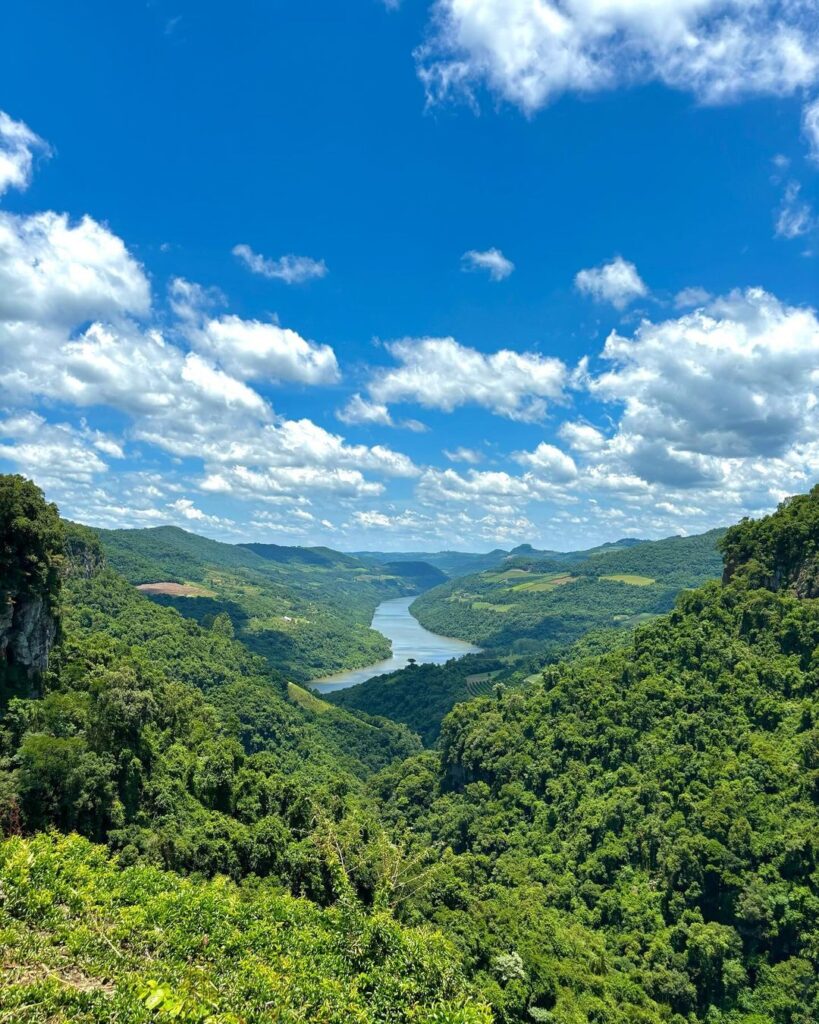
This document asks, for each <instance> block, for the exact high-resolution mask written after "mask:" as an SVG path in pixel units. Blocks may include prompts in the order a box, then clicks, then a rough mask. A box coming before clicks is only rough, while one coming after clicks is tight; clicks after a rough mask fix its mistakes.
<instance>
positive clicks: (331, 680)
mask: <svg viewBox="0 0 819 1024" xmlns="http://www.w3.org/2000/svg"><path fill="white" fill-rule="evenodd" d="M414 600H415V598H414V597H396V598H394V599H393V600H391V601H382V603H381V604H380V605H379V606H378V607H377V608H376V610H375V615H374V616H373V629H377V630H378V632H379V633H383V634H384V636H385V637H386V638H387V639H388V640H389V641H391V642H392V657H391V658H388V659H387V660H386V661H379V662H378V664H376V665H368V666H367V668H356V669H352V670H350V671H348V672H339V673H337V674H336V675H334V676H326V677H325V678H324V679H316V680H315V681H314V682H312V683H310V686H311V687H312V689H314V690H315V691H316V692H317V693H329V692H330V691H331V690H344V689H346V688H347V687H348V686H355V685H356V683H363V682H364V681H365V680H366V679H372V677H373V676H380V675H383V674H384V673H385V672H396V671H397V670H398V669H399V668H406V667H407V665H408V664H409V659H410V658H415V660H416V661H417V662H418V663H419V664H430V663H431V664H433V665H443V663H444V662H445V661H449V660H450V658H462V657H463V656H464V655H465V654H477V653H478V651H480V647H473V646H472V644H468V643H466V641H464V640H453V639H452V637H448V636H438V635H437V634H435V633H430V631H429V630H428V629H424V627H423V626H422V625H421V623H420V622H419V621H418V620H417V619H416V618H415V617H414V616H412V615H411V614H410V610H409V606H410V605H411V604H412V602H413V601H414Z"/></svg>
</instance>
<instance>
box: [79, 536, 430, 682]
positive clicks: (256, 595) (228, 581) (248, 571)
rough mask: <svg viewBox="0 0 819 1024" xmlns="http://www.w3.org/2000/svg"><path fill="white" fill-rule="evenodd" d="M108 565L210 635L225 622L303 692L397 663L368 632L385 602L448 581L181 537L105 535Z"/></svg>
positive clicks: (425, 570)
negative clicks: (342, 675) (349, 673)
mask: <svg viewBox="0 0 819 1024" xmlns="http://www.w3.org/2000/svg"><path fill="white" fill-rule="evenodd" d="M99 537H100V540H101V543H102V545H103V548H104V551H105V554H106V557H107V559H108V561H109V563H110V565H111V566H112V567H113V568H114V569H116V570H117V571H118V572H120V573H121V574H122V575H123V576H125V578H126V579H128V580H129V581H130V582H131V583H133V584H134V585H138V586H145V585H156V584H176V585H181V586H182V587H185V588H186V592H185V591H183V592H180V590H179V587H178V586H176V587H165V588H163V589H164V590H165V591H166V592H165V593H160V592H157V590H156V587H155V586H154V587H152V591H151V593H150V596H151V598H152V600H155V601H157V602H158V603H160V604H165V605H169V606H171V607H174V608H176V609H177V610H178V611H180V612H181V613H182V614H183V615H185V616H186V617H189V618H193V619H195V620H196V621H197V622H199V623H203V624H205V625H206V626H209V625H210V624H211V623H212V622H213V620H214V619H215V618H216V617H217V616H220V615H227V616H228V617H229V620H230V625H231V628H232V629H233V631H234V632H235V634H236V636H237V637H239V638H240V639H241V640H243V641H244V642H245V643H246V645H247V646H248V647H249V648H250V649H251V650H252V651H254V652H255V653H257V654H260V655H262V656H263V657H265V658H266V659H267V661H268V663H269V664H270V665H271V666H273V667H274V668H275V669H276V670H277V671H279V672H281V673H282V674H284V675H285V676H287V677H288V678H290V679H293V680H294V681H296V682H305V681H308V680H310V679H314V678H317V677H319V676H322V675H327V674H330V673H332V672H336V671H340V670H342V669H345V668H358V667H361V666H364V665H369V664H371V663H373V662H375V661H379V660H381V659H382V658H385V657H388V656H389V644H388V642H387V641H386V640H385V638H384V637H382V636H381V634H379V633H377V632H375V631H374V630H372V629H370V622H371V620H372V615H373V612H374V610H375V608H376V606H377V605H378V604H379V603H380V602H381V601H383V600H386V599H388V598H391V597H403V596H407V595H411V594H417V593H419V592H420V591H422V590H423V589H425V588H427V587H430V586H433V585H435V584H437V583H440V582H441V580H442V579H444V577H443V574H442V573H441V572H440V571H439V570H436V569H435V568H434V567H433V566H429V565H423V564H419V563H415V562H413V563H408V564H404V563H400V564H399V563H392V564H390V565H388V566H387V565H383V564H379V563H375V562H369V561H368V562H364V561H362V560H361V559H359V558H357V557H355V556H352V555H345V554H342V553H341V552H338V551H333V550H331V549H330V548H300V547H284V546H279V545H274V544H247V545H236V544H224V543H221V542H219V541H214V540H209V539H208V538H206V537H200V536H198V535H197V534H193V533H188V532H186V531H185V530H181V529H179V528H177V527H170V526H167V527H158V528H154V529H145V530H100V531H99Z"/></svg>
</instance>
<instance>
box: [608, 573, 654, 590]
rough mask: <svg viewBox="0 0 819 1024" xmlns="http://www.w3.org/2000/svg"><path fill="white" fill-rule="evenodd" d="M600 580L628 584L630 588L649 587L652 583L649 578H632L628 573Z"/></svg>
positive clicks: (616, 574)
mask: <svg viewBox="0 0 819 1024" xmlns="http://www.w3.org/2000/svg"><path fill="white" fill-rule="evenodd" d="M600 579H601V580H610V581H611V582H612V583H628V584H629V585H630V586H632V587H650V586H651V584H652V583H653V582H654V580H653V579H652V578H651V577H650V576H633V575H631V574H630V573H615V574H614V575H613V576H601V577H600Z"/></svg>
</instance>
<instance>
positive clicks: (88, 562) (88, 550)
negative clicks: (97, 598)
mask: <svg viewBox="0 0 819 1024" xmlns="http://www.w3.org/2000/svg"><path fill="white" fill-rule="evenodd" d="M104 567H105V555H104V554H103V552H102V547H101V546H100V542H99V538H98V537H97V535H96V534H95V533H93V531H91V530H89V529H88V528H87V527H84V526H77V525H76V524H75V523H67V524H66V538H65V567H64V575H65V576H69V577H73V578H75V579H83V580H90V579H91V577H92V576H96V575H97V573H98V572H100V571H101V570H102V569H103V568H104Z"/></svg>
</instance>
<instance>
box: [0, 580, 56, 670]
mask: <svg viewBox="0 0 819 1024" xmlns="http://www.w3.org/2000/svg"><path fill="white" fill-rule="evenodd" d="M56 638H57V620H56V618H55V616H54V615H53V613H52V612H51V610H50V609H49V608H48V607H47V605H46V602H45V601H44V599H43V598H42V597H41V596H40V595H39V594H33V595H30V596H26V597H20V598H18V599H15V598H13V597H7V598H6V599H5V602H4V604H3V606H2V607H0V657H1V658H3V659H4V660H5V661H6V662H7V663H8V664H9V665H15V666H18V667H20V668H23V669H25V671H26V672H27V673H28V675H29V676H32V675H34V674H39V673H42V672H44V671H45V670H46V668H47V667H48V655H49V653H50V651H51V648H52V647H53V646H54V641H55V640H56Z"/></svg>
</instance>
